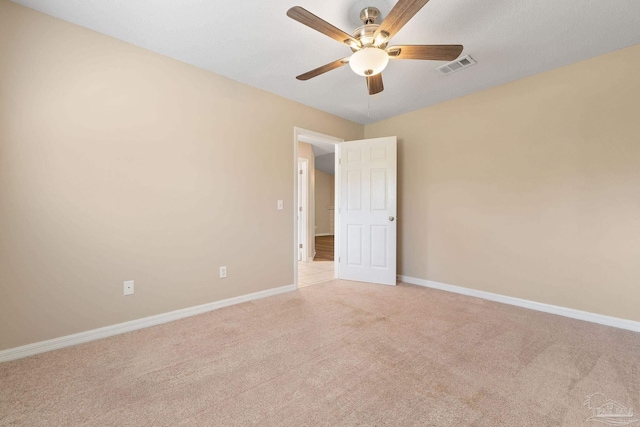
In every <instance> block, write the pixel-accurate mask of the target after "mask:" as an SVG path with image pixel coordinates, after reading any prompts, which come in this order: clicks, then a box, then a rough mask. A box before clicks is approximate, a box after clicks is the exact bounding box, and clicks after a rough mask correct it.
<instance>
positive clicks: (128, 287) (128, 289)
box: [124, 280, 133, 295]
mask: <svg viewBox="0 0 640 427" xmlns="http://www.w3.org/2000/svg"><path fill="white" fill-rule="evenodd" d="M124 295H133V280H127V281H126V282H124Z"/></svg>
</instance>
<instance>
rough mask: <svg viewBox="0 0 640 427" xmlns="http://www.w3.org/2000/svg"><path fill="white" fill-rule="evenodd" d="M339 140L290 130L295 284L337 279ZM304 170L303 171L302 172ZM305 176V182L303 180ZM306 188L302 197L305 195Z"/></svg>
mask: <svg viewBox="0 0 640 427" xmlns="http://www.w3.org/2000/svg"><path fill="white" fill-rule="evenodd" d="M340 142H343V140H342V139H339V138H335V137H332V136H328V135H323V134H320V133H317V132H313V131H309V130H305V129H301V128H295V129H294V159H295V165H296V168H295V171H296V172H295V180H294V185H295V191H294V196H295V198H296V202H295V205H294V206H296V207H297V212H296V214H295V215H294V219H295V225H294V227H295V233H294V235H295V236H296V239H295V253H296V257H295V268H294V274H295V283H296V285H297V286H298V287H305V286H311V285H317V284H320V283H324V282H327V281H330V280H332V279H334V278H335V277H337V273H338V272H337V269H336V267H337V266H338V262H337V256H336V250H337V247H338V246H337V243H338V241H339V235H338V234H337V233H338V231H339V228H338V227H337V225H338V224H337V218H336V210H335V207H336V200H337V198H336V196H337V194H336V183H337V182H338V181H337V180H336V176H335V174H336V158H337V156H336V150H337V149H339V146H338V145H337V144H339V143H340ZM305 168H306V169H305ZM305 176H306V179H305V178H304V177H305ZM305 187H306V194H305V191H304V190H305Z"/></svg>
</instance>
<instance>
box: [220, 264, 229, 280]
mask: <svg viewBox="0 0 640 427" xmlns="http://www.w3.org/2000/svg"><path fill="white" fill-rule="evenodd" d="M225 277H227V266H226V265H224V266H222V267H220V278H221V279H224V278H225Z"/></svg>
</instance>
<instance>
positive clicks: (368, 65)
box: [349, 47, 389, 77]
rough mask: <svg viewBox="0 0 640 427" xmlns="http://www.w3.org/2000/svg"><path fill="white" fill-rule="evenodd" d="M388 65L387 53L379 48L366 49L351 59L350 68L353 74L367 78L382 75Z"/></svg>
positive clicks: (356, 53)
mask: <svg viewBox="0 0 640 427" xmlns="http://www.w3.org/2000/svg"><path fill="white" fill-rule="evenodd" d="M388 63H389V55H387V52H385V51H384V50H382V49H379V48H377V47H365V48H364V49H361V50H359V51H357V52H355V53H354V54H353V55H351V58H349V66H350V67H351V69H352V70H353V72H354V73H356V74H359V75H361V76H365V77H368V76H375V75H376V74H379V73H381V72H382V70H384V68H385V67H386V66H387V64H388Z"/></svg>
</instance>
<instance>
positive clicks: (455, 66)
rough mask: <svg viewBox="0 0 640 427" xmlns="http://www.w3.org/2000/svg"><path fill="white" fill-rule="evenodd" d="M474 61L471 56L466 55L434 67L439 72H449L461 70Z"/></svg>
mask: <svg viewBox="0 0 640 427" xmlns="http://www.w3.org/2000/svg"><path fill="white" fill-rule="evenodd" d="M475 63H476V61H474V60H473V58H472V57H470V56H469V55H466V56H463V57H462V58H460V59H456V60H455V61H453V62H449V63H448V64H445V65H443V66H441V67H438V68H436V71H438V72H439V73H440V74H451V73H455V72H456V71H458V70H462V69H463V68H467V67H471V66H472V65H473V64H475Z"/></svg>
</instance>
